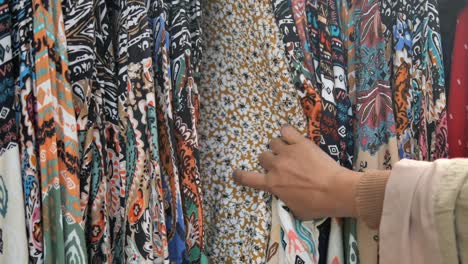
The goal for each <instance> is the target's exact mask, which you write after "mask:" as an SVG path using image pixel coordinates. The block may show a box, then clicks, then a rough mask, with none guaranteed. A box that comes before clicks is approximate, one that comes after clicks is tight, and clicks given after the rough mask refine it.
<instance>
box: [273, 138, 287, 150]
mask: <svg viewBox="0 0 468 264" xmlns="http://www.w3.org/2000/svg"><path fill="white" fill-rule="evenodd" d="M286 146H287V144H286V142H284V141H283V140H282V139H280V138H275V139H273V140H272V141H271V142H270V149H271V151H273V153H274V154H279V153H280V152H282V150H284V148H285V147H286Z"/></svg>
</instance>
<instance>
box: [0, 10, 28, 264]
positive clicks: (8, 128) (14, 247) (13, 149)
mask: <svg viewBox="0 0 468 264" xmlns="http://www.w3.org/2000/svg"><path fill="white" fill-rule="evenodd" d="M10 8H11V5H10V1H0V51H1V52H0V53H1V56H0V80H1V81H0V262H1V263H28V242H27V238H26V223H25V215H24V210H22V208H24V200H23V186H22V184H21V167H20V159H19V146H18V136H17V127H16V126H17V120H16V111H15V107H16V106H15V82H16V80H15V75H17V74H18V69H16V68H15V67H14V66H15V65H16V64H15V63H14V62H15V61H14V60H17V58H16V56H17V54H13V46H14V45H15V44H16V43H15V42H12V33H16V32H12V10H11V9H10ZM13 37H16V36H15V35H13ZM15 41H16V39H15ZM13 55H15V58H13Z"/></svg>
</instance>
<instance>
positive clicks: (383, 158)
mask: <svg viewBox="0 0 468 264" xmlns="http://www.w3.org/2000/svg"><path fill="white" fill-rule="evenodd" d="M337 2H339V4H338V5H339V7H340V18H341V21H340V22H341V27H342V31H343V32H345V34H344V36H345V38H346V46H347V50H348V60H347V65H348V80H349V91H350V92H349V93H350V96H351V98H352V101H353V106H354V118H355V125H354V129H355V146H356V150H355V155H356V156H355V160H354V166H353V167H354V168H355V169H356V170H359V171H366V170H371V169H382V170H384V169H391V168H392V164H393V163H394V162H396V161H398V159H399V157H398V146H397V140H396V127H395V117H394V114H393V100H392V89H391V86H390V78H391V72H390V69H389V66H388V65H389V64H388V62H389V61H390V59H391V52H392V49H391V46H390V45H389V44H388V43H387V42H386V39H385V37H384V35H383V27H382V23H381V11H380V1H373V0H365V1H349V2H348V1H337ZM376 238H378V230H370V229H369V228H368V227H367V226H366V225H365V224H364V223H363V222H362V221H357V223H356V222H355V221H353V220H346V224H345V255H346V263H355V262H356V261H359V257H361V259H368V260H369V259H372V257H370V256H368V254H371V255H372V256H374V255H375V254H374V252H377V250H378V249H377V247H378V244H377V239H376ZM356 242H358V243H359V248H360V249H361V248H363V249H364V250H362V252H358V251H357V250H356V249H357V244H356ZM368 252H369V253H368ZM359 253H360V254H359ZM373 261H374V262H376V261H377V260H376V259H374V260H373ZM363 263H364V262H363ZM371 263H373V262H371Z"/></svg>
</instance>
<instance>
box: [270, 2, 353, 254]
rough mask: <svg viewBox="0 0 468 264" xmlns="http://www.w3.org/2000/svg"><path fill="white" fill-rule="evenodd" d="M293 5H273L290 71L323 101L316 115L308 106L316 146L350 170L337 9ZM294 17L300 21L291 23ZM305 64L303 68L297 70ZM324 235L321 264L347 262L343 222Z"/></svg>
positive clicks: (348, 109)
mask: <svg viewBox="0 0 468 264" xmlns="http://www.w3.org/2000/svg"><path fill="white" fill-rule="evenodd" d="M291 5H292V6H290V5H289V2H288V1H274V2H273V8H274V10H275V16H276V20H277V23H278V25H279V27H280V29H281V32H282V33H283V41H284V44H285V47H286V50H287V51H288V52H287V55H288V59H289V61H290V62H291V63H290V70H291V72H292V73H293V76H296V78H297V79H298V80H301V81H303V80H304V79H305V78H308V80H307V82H308V83H307V82H306V81H303V83H301V82H300V81H299V82H296V87H298V88H299V89H300V90H302V89H304V87H305V88H308V87H310V89H309V90H306V91H307V93H308V95H307V96H306V97H305V98H307V97H310V98H314V99H316V100H317V99H318V101H319V103H314V105H315V106H316V107H315V109H316V110H315V113H314V112H313V111H310V110H309V111H307V110H308V109H310V108H311V107H310V106H307V105H304V104H303V108H304V110H305V114H306V116H307V117H308V119H309V120H315V122H318V123H319V126H318V127H313V129H310V128H311V126H309V133H311V135H310V137H311V138H315V139H316V140H315V142H316V143H319V144H320V146H321V147H322V149H323V150H324V151H326V152H327V153H328V154H329V155H330V156H332V157H333V158H335V159H336V160H337V161H339V162H340V164H341V165H342V166H346V167H348V168H350V167H351V164H352V160H353V154H352V152H353V141H352V133H353V131H352V126H351V122H352V118H351V116H350V115H351V113H352V112H351V104H350V100H349V97H348V92H347V81H346V65H345V55H346V50H345V49H344V43H343V40H342V39H343V38H342V33H341V31H340V28H339V21H338V14H337V9H338V8H337V5H336V3H335V2H334V1H306V2H302V1H293V2H291ZM291 17H294V18H295V20H294V21H292V20H291V19H290V18H291ZM305 18H307V19H305ZM296 29H297V30H296ZM296 32H298V33H296ZM311 60H312V62H311ZM301 64H303V66H302V67H303V68H301V67H300V66H297V65H301ZM311 64H312V65H314V68H312V67H311V66H310V65H311ZM304 72H305V73H304ZM318 94H320V96H318ZM305 98H303V99H301V100H302V101H304V99H305ZM309 100H310V99H309ZM316 113H318V115H317V114H316ZM317 128H318V129H317ZM317 134H318V136H316V135H317ZM321 232H322V233H321V235H322V234H323V233H327V232H330V238H329V239H328V244H327V245H325V247H320V258H319V259H320V263H342V262H343V242H342V235H341V233H342V227H341V221H339V220H337V219H333V220H332V222H331V226H330V230H326V229H321ZM325 241H327V240H325ZM322 246H323V244H322ZM323 248H325V249H326V250H323ZM318 255H319V254H317V256H318Z"/></svg>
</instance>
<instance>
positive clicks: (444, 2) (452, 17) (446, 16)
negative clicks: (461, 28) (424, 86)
mask: <svg viewBox="0 0 468 264" xmlns="http://www.w3.org/2000/svg"><path fill="white" fill-rule="evenodd" d="M467 4H468V1H466V0H455V1H453V0H439V1H438V10H439V15H440V35H441V41H442V52H443V58H444V72H445V75H444V77H445V85H446V87H447V96H449V95H450V87H451V82H450V78H451V77H450V76H451V72H452V71H451V69H452V63H453V62H452V59H453V58H452V54H453V51H452V49H453V45H454V41H455V34H456V30H455V28H456V27H457V18H458V14H459V13H460V12H461V11H462V10H463V7H465V6H466V5H467ZM449 131H450V130H449Z"/></svg>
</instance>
